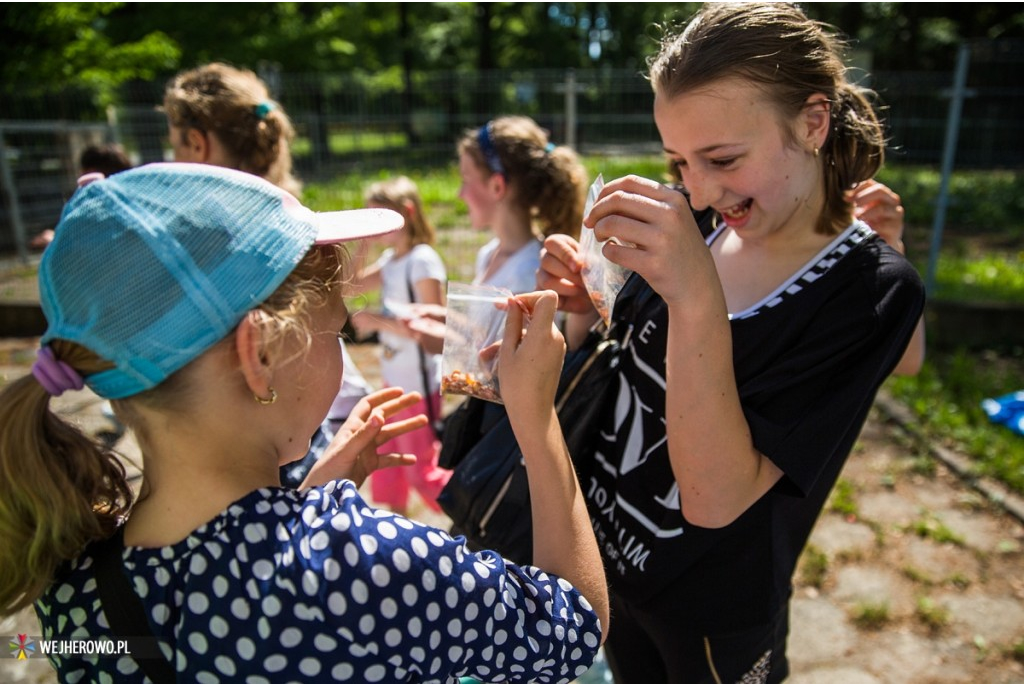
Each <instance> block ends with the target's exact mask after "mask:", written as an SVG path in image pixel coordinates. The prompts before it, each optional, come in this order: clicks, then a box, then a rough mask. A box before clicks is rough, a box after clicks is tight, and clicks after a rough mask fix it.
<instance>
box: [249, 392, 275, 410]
mask: <svg viewBox="0 0 1024 685" xmlns="http://www.w3.org/2000/svg"><path fill="white" fill-rule="evenodd" d="M268 389H269V390H270V397H260V396H259V395H257V394H256V393H253V394H252V398H253V399H254V400H256V401H257V402H259V403H260V404H262V405H263V406H267V405H268V404H273V403H274V402H277V391H276V390H274V389H273V388H268Z"/></svg>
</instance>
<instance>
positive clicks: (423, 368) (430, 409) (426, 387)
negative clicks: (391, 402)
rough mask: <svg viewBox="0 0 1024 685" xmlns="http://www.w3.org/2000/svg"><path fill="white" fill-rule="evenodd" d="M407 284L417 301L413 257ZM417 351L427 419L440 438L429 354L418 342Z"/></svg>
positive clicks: (411, 297) (408, 270) (409, 264)
mask: <svg viewBox="0 0 1024 685" xmlns="http://www.w3.org/2000/svg"><path fill="white" fill-rule="evenodd" d="M405 284H406V285H407V286H408V288H409V302H410V303H415V302H416V291H415V290H414V289H413V286H412V259H411V258H410V259H409V262H408V266H407V267H406V279H405ZM416 351H417V352H419V354H420V379H421V380H422V381H423V399H424V400H425V401H426V404H427V419H429V420H430V427H431V428H433V429H434V434H435V435H437V437H438V439H440V438H441V433H442V430H441V428H440V423H439V422H438V418H437V417H436V416H434V402H433V398H432V397H431V396H430V394H431V393H430V378H429V377H428V375H427V354H426V352H425V351H424V349H423V346H422V345H420V344H419V343H418V342H417V343H416Z"/></svg>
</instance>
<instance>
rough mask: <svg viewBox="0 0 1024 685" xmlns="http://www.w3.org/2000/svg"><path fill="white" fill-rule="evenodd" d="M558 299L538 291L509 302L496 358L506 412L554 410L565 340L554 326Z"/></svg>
mask: <svg viewBox="0 0 1024 685" xmlns="http://www.w3.org/2000/svg"><path fill="white" fill-rule="evenodd" d="M557 306H558V295H556V294H555V293H554V292H551V291H540V292H534V293H527V294H522V295H516V296H515V297H512V298H509V307H508V310H507V318H506V321H505V335H504V338H503V340H502V344H501V351H500V353H499V358H498V379H499V382H500V384H501V388H502V397H503V398H504V400H505V404H506V406H507V407H508V409H509V411H510V412H516V411H517V410H523V409H528V408H532V409H537V410H542V411H549V410H551V408H552V407H553V406H554V400H555V390H556V389H557V387H558V375H559V372H560V370H561V368H562V360H563V359H564V358H565V340H564V338H563V337H562V333H561V332H560V331H559V330H558V328H557V327H556V326H555V323H554V320H555V311H556V309H557Z"/></svg>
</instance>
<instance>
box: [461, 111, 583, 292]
mask: <svg viewBox="0 0 1024 685" xmlns="http://www.w3.org/2000/svg"><path fill="white" fill-rule="evenodd" d="M457 149H458V153H459V175H460V176H461V177H462V186H461V187H460V188H459V197H460V198H461V199H462V201H463V202H465V203H466V207H467V208H468V209H469V220H470V223H471V224H472V226H473V228H475V229H477V230H483V229H485V228H489V229H490V230H491V232H492V233H493V234H494V238H493V239H492V240H491V241H490V242H488V243H487V244H486V245H484V246H483V247H482V248H480V251H479V252H478V253H477V260H476V276H475V278H474V279H473V282H474V283H476V284H487V285H493V286H498V287H502V288H507V289H509V290H511V291H512V292H513V293H522V292H529V291H532V290H535V289H536V287H537V269H538V268H539V267H540V250H541V247H542V245H541V241H542V240H543V239H544V238H545V237H547V236H549V235H552V234H554V233H566V234H569V235H572V236H575V235H578V234H579V230H580V225H581V224H582V221H583V205H584V202H585V201H586V193H587V173H586V169H584V167H583V165H582V164H581V163H580V161H579V158H578V157H577V155H576V153H575V152H574V151H573V150H572V148H569V147H566V146H564V145H559V146H556V145H554V144H553V143H551V142H549V140H548V134H547V132H546V131H544V129H542V128H541V127H540V126H538V125H537V123H536V122H535V121H533V120H532V119H530V118H529V117H524V116H505V117H499V118H497V119H494V120H493V121H489V122H487V123H486V124H484V125H483V126H481V127H480V128H478V129H474V130H470V131H467V132H466V133H465V134H464V135H463V136H462V138H461V139H460V140H459V143H458V148H457Z"/></svg>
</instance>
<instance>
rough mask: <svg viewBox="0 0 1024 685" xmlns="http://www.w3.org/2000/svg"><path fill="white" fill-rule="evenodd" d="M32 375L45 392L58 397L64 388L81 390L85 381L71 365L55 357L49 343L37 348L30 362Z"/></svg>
mask: <svg viewBox="0 0 1024 685" xmlns="http://www.w3.org/2000/svg"><path fill="white" fill-rule="evenodd" d="M32 375H33V376H35V377H36V380H37V381H39V385H41V386H43V388H44V389H45V390H46V392H48V393H50V394H51V395H53V396H54V397H58V396H60V395H62V394H64V392H65V391H66V390H81V389H82V388H83V387H84V386H85V381H84V380H82V377H81V376H80V375H78V372H77V371H75V370H74V369H73V368H71V366H70V365H69V364H67V363H65V362H62V361H61V360H59V359H57V357H56V355H54V354H53V350H52V349H51V348H50V346H49V345H44V346H43V347H40V348H39V351H38V352H37V353H36V361H35V363H34V364H32Z"/></svg>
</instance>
